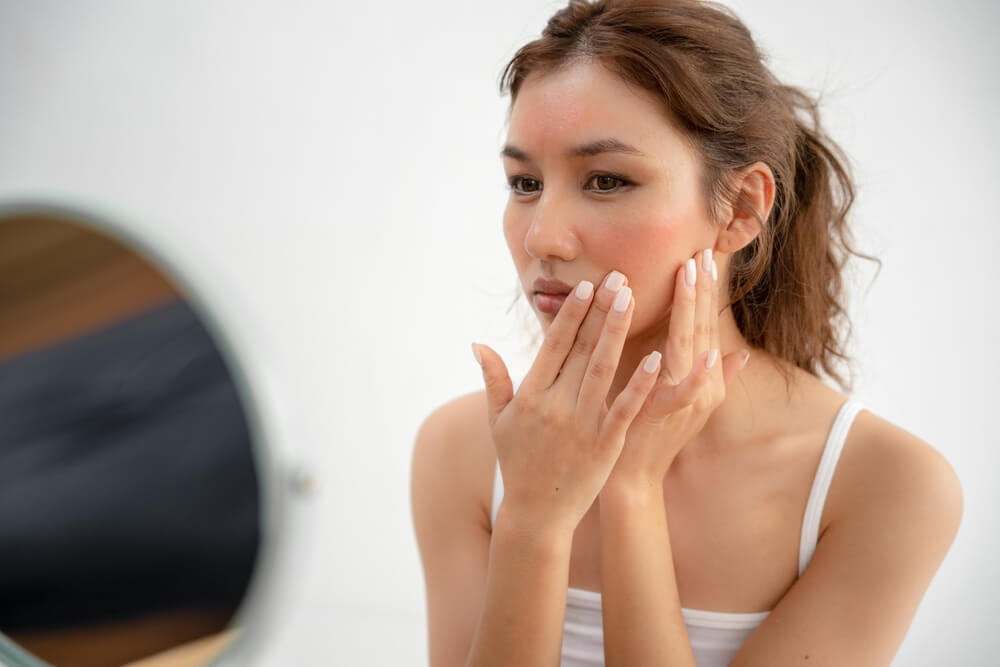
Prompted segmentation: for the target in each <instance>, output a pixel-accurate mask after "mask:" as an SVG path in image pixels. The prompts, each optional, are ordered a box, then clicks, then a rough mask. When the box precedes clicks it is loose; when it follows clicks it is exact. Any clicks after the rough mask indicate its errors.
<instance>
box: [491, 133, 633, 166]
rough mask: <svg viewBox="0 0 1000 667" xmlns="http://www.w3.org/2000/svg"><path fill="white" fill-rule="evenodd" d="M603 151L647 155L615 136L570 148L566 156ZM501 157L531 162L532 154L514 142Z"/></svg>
mask: <svg viewBox="0 0 1000 667" xmlns="http://www.w3.org/2000/svg"><path fill="white" fill-rule="evenodd" d="M601 153H624V154H626V155H637V156H640V157H645V153H643V152H642V151H640V150H639V149H638V148H635V147H634V146H630V145H628V144H626V143H625V142H623V141H621V140H620V139H615V138H614V137H608V138H606V139H598V140H597V141H590V142H587V143H585V144H582V145H580V146H576V147H574V148H570V149H569V150H568V151H566V157H569V158H579V157H591V156H594V155H600V154H601ZM500 157H509V158H512V159H514V160H520V161H521V162H531V156H530V155H528V154H527V153H526V152H525V151H523V150H521V149H520V148H518V147H517V146H514V145H512V144H507V145H505V146H504V147H503V150H501V151H500Z"/></svg>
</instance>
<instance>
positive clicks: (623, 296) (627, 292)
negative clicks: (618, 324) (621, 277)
mask: <svg viewBox="0 0 1000 667" xmlns="http://www.w3.org/2000/svg"><path fill="white" fill-rule="evenodd" d="M631 300H632V288H631V287H623V288H621V289H620V290H618V296H616V297H615V304H614V306H613V308H614V309H615V311H616V312H619V313H624V312H625V311H626V310H628V304H629V301H631Z"/></svg>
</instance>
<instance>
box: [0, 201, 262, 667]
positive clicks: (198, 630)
mask: <svg viewBox="0 0 1000 667" xmlns="http://www.w3.org/2000/svg"><path fill="white" fill-rule="evenodd" d="M227 363H228V362H227V361H226V359H225V357H224V355H223V354H222V353H221V352H220V348H219V346H218V345H217V343H216V341H215V340H214V339H213V336H212V335H211V333H210V331H209V329H208V328H206V326H205V324H204V322H203V321H202V319H201V318H200V317H199V315H198V313H197V311H196V310H195V309H194V308H193V307H192V304H191V302H190V301H189V299H188V298H185V295H184V293H183V290H182V289H180V288H179V287H178V286H177V285H176V284H175V283H174V282H173V281H171V279H170V278H168V277H167V276H165V275H164V273H163V272H162V271H161V270H159V269H157V268H156V267H155V266H154V265H153V264H152V263H151V262H150V261H149V260H147V259H146V258H144V257H143V256H141V255H140V254H139V253H138V252H137V251H135V250H134V249H132V248H130V247H128V246H127V245H125V244H124V243H123V242H121V241H119V240H117V239H115V238H111V237H110V236H109V235H108V234H106V233H102V232H97V231H95V229H94V227H93V226H92V224H90V223H87V224H80V223H79V222H76V221H73V220H70V219H66V218H65V217H63V216H60V215H52V214H48V213H46V214H39V215H17V216H9V215H8V216H6V217H3V218H0V415H2V418H0V631H2V632H3V633H4V634H5V635H7V636H8V637H9V638H10V639H12V640H13V641H14V642H16V643H17V644H19V645H20V646H21V647H22V648H24V649H26V650H27V651H29V652H31V653H32V654H34V655H35V656H37V657H38V658H40V659H41V660H43V661H45V662H48V663H50V664H53V665H73V666H74V667H90V666H94V667H96V666H100V665H121V664H123V663H128V662H130V661H136V660H139V659H141V658H144V657H146V656H152V655H156V654H160V653H162V652H164V651H167V650H168V649H171V648H173V647H183V646H186V645H189V644H190V645H201V646H205V645H206V642H207V643H210V645H211V646H212V647H213V651H217V650H218V648H219V647H220V642H219V641H218V638H219V637H231V635H232V634H233V632H232V631H229V632H226V628H227V627H228V626H229V625H230V622H231V620H232V619H233V616H234V614H235V612H236V610H237V608H238V607H239V605H240V603H241V600H242V599H243V596H244V594H245V592H246V590H247V586H248V583H249V581H250V577H251V574H252V572H253V569H254V564H255V560H256V558H257V554H258V551H259V547H260V516H261V507H260V505H261V501H260V481H259V476H258V474H257V471H256V469H255V466H254V457H253V451H252V447H251V436H250V431H249V428H248V423H247V418H246V414H245V410H244V405H243V403H242V402H241V401H242V399H241V396H240V394H239V392H238V390H237V387H236V385H235V384H234V381H233V376H232V374H231V372H230V369H229V367H228V366H227ZM213 641H214V643H211V642H213ZM199 643H200V644H199ZM222 645H224V642H222ZM202 653H203V654H204V655H205V657H208V655H210V653H208V654H206V653H205V652H204V650H203V651H202Z"/></svg>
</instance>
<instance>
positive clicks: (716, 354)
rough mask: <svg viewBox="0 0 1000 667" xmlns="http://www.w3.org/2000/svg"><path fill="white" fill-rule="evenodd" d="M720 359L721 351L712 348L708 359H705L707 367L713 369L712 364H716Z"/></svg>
mask: <svg viewBox="0 0 1000 667" xmlns="http://www.w3.org/2000/svg"><path fill="white" fill-rule="evenodd" d="M718 360H719V351H718V350H710V351H709V353H708V359H706V360H705V368H707V369H709V370H711V368H712V366H714V365H715V362H716V361H718Z"/></svg>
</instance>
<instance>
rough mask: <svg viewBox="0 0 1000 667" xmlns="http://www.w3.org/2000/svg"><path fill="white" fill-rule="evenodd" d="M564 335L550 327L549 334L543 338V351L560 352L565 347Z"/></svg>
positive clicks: (546, 352)
mask: <svg viewBox="0 0 1000 667" xmlns="http://www.w3.org/2000/svg"><path fill="white" fill-rule="evenodd" d="M564 338H565V337H564V336H562V335H560V334H559V333H558V332H556V331H552V330H551V329H550V331H549V335H548V336H546V337H545V338H544V339H543V340H542V347H541V352H542V353H543V354H552V353H555V352H558V351H559V350H560V349H561V348H562V347H563V341H564Z"/></svg>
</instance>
